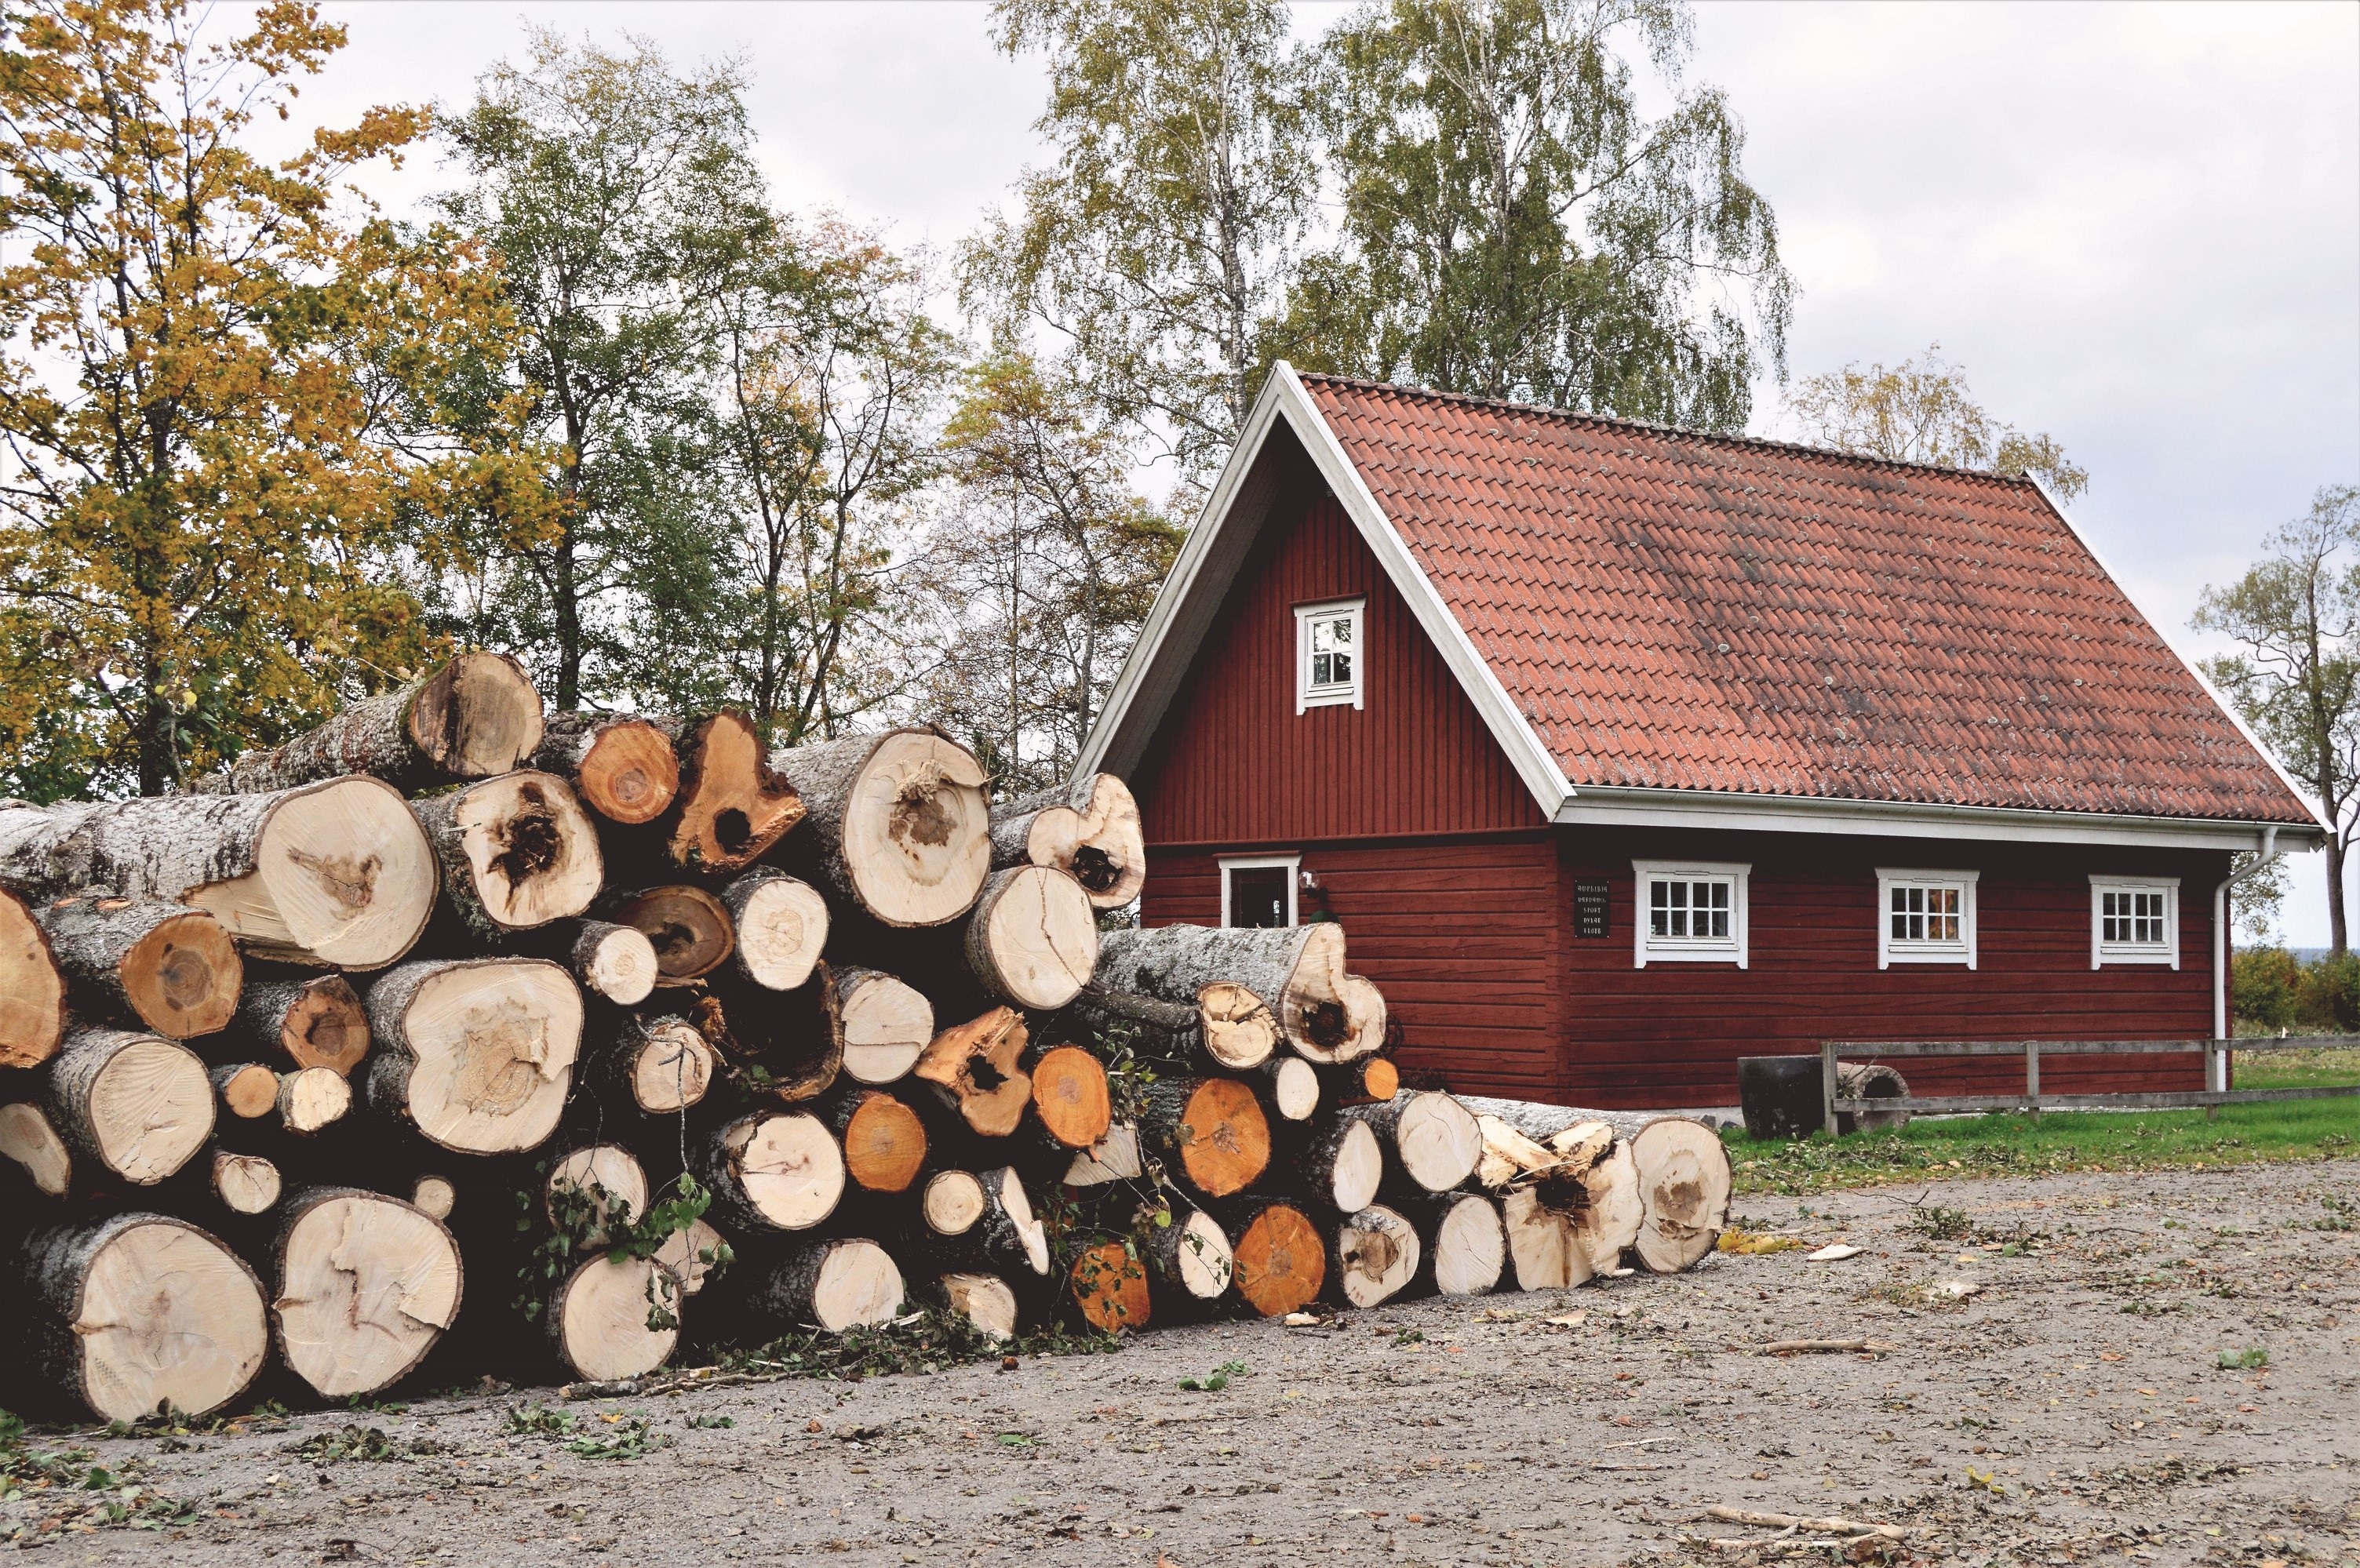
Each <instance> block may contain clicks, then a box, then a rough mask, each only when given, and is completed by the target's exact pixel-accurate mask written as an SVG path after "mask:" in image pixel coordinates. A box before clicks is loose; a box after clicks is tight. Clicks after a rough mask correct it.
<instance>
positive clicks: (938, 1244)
mask: <svg viewBox="0 0 2360 1568" xmlns="http://www.w3.org/2000/svg"><path fill="white" fill-rule="evenodd" d="M906 1245H907V1248H908V1250H909V1251H910V1252H911V1253H912V1256H913V1257H914V1258H917V1259H918V1260H920V1261H922V1262H923V1263H924V1264H925V1265H926V1266H927V1267H928V1268H930V1269H935V1270H955V1269H970V1270H983V1271H986V1272H990V1273H996V1274H1002V1275H1006V1276H1009V1277H1011V1278H1015V1279H1026V1278H1031V1279H1046V1278H1048V1275H1049V1232H1048V1227H1047V1226H1046V1225H1044V1224H1043V1222H1042V1220H1041V1218H1040V1216H1039V1215H1038V1214H1035V1213H1034V1212H1033V1209H1032V1195H1031V1194H1030V1193H1029V1192H1026V1191H1025V1188H1024V1179H1023V1177H1022V1175H1020V1174H1019V1173H1018V1172H1017V1171H1016V1170H1015V1169H1014V1168H1013V1167H1011V1166H1000V1167H998V1168H997V1169H994V1170H989V1171H960V1170H948V1171H935V1172H934V1174H933V1175H932V1176H929V1177H928V1178H927V1179H926V1183H925V1185H924V1187H923V1188H922V1189H921V1190H920V1192H919V1196H918V1222H917V1224H916V1225H912V1227H910V1231H909V1235H908V1237H907V1240H906Z"/></svg>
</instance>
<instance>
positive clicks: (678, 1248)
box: [656, 1220, 731, 1296]
mask: <svg viewBox="0 0 2360 1568" xmlns="http://www.w3.org/2000/svg"><path fill="white" fill-rule="evenodd" d="M730 1258H731V1252H730V1247H729V1244H728V1243H727V1241H725V1240H723V1239H722V1236H721V1233H720V1232H719V1231H717V1230H716V1229H714V1228H713V1226H711V1225H707V1224H705V1222H704V1221H703V1220H691V1221H689V1222H688V1224H687V1225H684V1226H683V1227H682V1228H681V1229H679V1230H676V1231H674V1232H672V1235H670V1236H666V1237H665V1238H664V1242H663V1245H662V1246H661V1247H657V1248H656V1261H657V1262H658V1263H661V1264H662V1265H663V1266H664V1267H665V1268H666V1269H671V1270H672V1278H673V1279H677V1280H679V1281H680V1293H681V1294H682V1295H683V1296H694V1295H695V1294H696V1293H697V1292H698V1291H699V1290H704V1289H705V1280H706V1279H709V1278H711V1277H712V1275H713V1272H714V1270H716V1269H720V1268H722V1267H723V1266H724V1265H725V1264H727V1262H728V1261H729V1260H730Z"/></svg>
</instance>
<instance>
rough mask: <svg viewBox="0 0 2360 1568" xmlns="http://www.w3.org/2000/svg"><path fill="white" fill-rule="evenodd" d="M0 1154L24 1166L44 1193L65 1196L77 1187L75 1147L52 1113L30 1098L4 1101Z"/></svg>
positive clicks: (37, 1188) (29, 1178) (35, 1189)
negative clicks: (62, 1134)
mask: <svg viewBox="0 0 2360 1568" xmlns="http://www.w3.org/2000/svg"><path fill="white" fill-rule="evenodd" d="M0 1155H5V1156H6V1157H7V1158H8V1159H10V1160H15V1161H16V1163H17V1164H18V1165H20V1166H22V1167H23V1168H24V1171H25V1176H26V1179H27V1181H31V1182H32V1184H33V1189H34V1191H36V1192H39V1193H40V1194H41V1195H42V1196H44V1197H49V1198H62V1197H64V1196H65V1195H66V1194H67V1193H68V1192H71V1191H72V1190H73V1151H72V1150H71V1149H68V1148H67V1147H66V1140H65V1139H64V1138H60V1137H59V1136H58V1129H57V1126H56V1124H55V1123H53V1122H51V1121H50V1120H49V1113H48V1112H46V1111H44V1110H43V1109H42V1108H41V1107H40V1106H39V1105H36V1104H34V1103H33V1102H32V1101H30V1100H19V1101H17V1102H16V1103H14V1104H12V1105H0Z"/></svg>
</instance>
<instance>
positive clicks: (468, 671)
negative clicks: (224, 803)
mask: <svg viewBox="0 0 2360 1568" xmlns="http://www.w3.org/2000/svg"><path fill="white" fill-rule="evenodd" d="M540 744H541V693H540V692H539V691H535V690H534V689H533V684H532V681H531V678H530V677H529V676H527V675H526V674H525V672H524V667H523V666H522V665H519V663H518V662H517V661H516V660H515V659H510V658H509V657H508V655H506V654H504V653H463V654H461V655H460V656H459V657H458V658H456V659H453V660H451V662H449V663H448V664H445V665H443V666H442V667H440V668H439V669H436V670H431V671H429V672H428V673H427V674H425V675H423V676H421V677H420V678H419V679H418V680H416V681H411V682H410V684H409V685H407V686H405V687H403V688H402V689H401V690H399V691H388V692H386V693H384V694H383V695H381V696H376V697H367V698H364V699H362V700H361V701H360V702H355V703H353V704H352V705H351V706H350V707H348V708H346V709H344V712H342V713H338V714H337V715H336V716H335V717H334V718H332V719H330V720H329V721H328V722H327V723H325V724H322V725H321V726H320V727H319V728H317V729H315V730H313V731H311V733H310V734H309V735H300V736H298V737H297V738H295V739H294V740H291V741H290V742H288V743H287V744H286V745H285V746H278V747H275V748H273V749H271V750H268V751H250V752H248V753H246V755H245V756H244V757H239V758H238V759H237V760H236V761H235V762H234V763H232V764H230V766H229V767H227V768H224V769H223V770H222V771H220V772H218V773H214V774H212V775H210V776H208V777H206V778H204V779H199V780H197V782H196V783H195V785H194V786H192V788H193V789H194V790H196V791H197V792H199V793H202V794H209V795H221V794H239V795H255V794H264V793H268V792H269V791H272V790H278V789H296V788H298V787H299V786H301V785H305V784H315V783H318V782H319V781H321V780H322V779H335V778H340V777H343V776H344V775H347V774H369V775H373V776H375V777H376V778H378V779H384V780H385V781H386V782H387V783H388V784H391V785H393V786H394V787H395V788H397V789H432V788H434V787H435V786H437V785H441V784H453V783H463V782H464V781H466V780H468V779H490V778H493V777H495V776H496V775H498V774H502V773H506V772H508V771H509V770H510V769H511V768H516V767H518V766H519V765H520V764H521V763H522V762H523V761H524V759H525V758H526V757H530V756H531V755H532V753H533V749H534V748H535V747H536V746H539V745H540Z"/></svg>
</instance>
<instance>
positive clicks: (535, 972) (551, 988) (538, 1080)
mask: <svg viewBox="0 0 2360 1568" xmlns="http://www.w3.org/2000/svg"><path fill="white" fill-rule="evenodd" d="M582 1017H583V1014H582V993H581V991H580V989H579V988H577V987H576V986H575V985H574V980H573V977H572V976H571V975H567V974H566V973H565V971H564V970H563V969H561V968H559V967H558V966H557V965H556V964H549V963H544V962H542V961H541V960H539V959H522V958H491V959H475V960H461V961H456V962H452V963H439V964H438V963H429V964H412V965H405V966H404V967H403V968H401V969H399V970H396V971H394V972H393V973H392V974H391V975H388V976H386V977H385V978H384V979H382V980H379V981H378V982H377V985H375V986H373V987H372V988H371V990H370V992H369V1021H370V1024H371V1026H372V1029H373V1032H374V1033H375V1034H376V1035H377V1037H378V1038H379V1039H380V1040H383V1041H384V1042H385V1043H386V1045H387V1048H388V1054H387V1056H386V1057H384V1058H383V1059H381V1060H380V1061H379V1062H378V1063H377V1068H376V1069H375V1070H374V1071H376V1072H377V1073H380V1074H384V1073H388V1071H390V1072H391V1073H392V1077H391V1079H390V1080H388V1079H387V1078H384V1077H382V1076H381V1077H379V1078H377V1079H373V1080H372V1083H371V1088H370V1094H371V1100H372V1103H373V1104H374V1103H377V1095H378V1094H379V1092H380V1090H393V1089H394V1085H396V1084H398V1090H395V1093H396V1095H397V1097H398V1099H399V1111H400V1113H401V1114H402V1115H404V1116H406V1117H407V1118H408V1120H409V1121H410V1124H411V1125H412V1126H413V1127H416V1128H417V1130H418V1131H419V1133H420V1134H421V1135H422V1136H423V1137H425V1138H427V1139H428V1140H429V1141H430V1142H432V1143H435V1144H438V1145H440V1146H441V1147H443V1148H444V1149H452V1150H454V1151H457V1152H460V1153H467V1154H508V1153H515V1152H519V1151H520V1150H523V1149H531V1148H533V1147H535V1146H536V1145H538V1144H540V1143H541V1141H542V1140H543V1139H544V1138H548V1137H549V1135H550V1134H551V1133H552V1131H554V1130H555V1129H556V1127H557V1120H558V1117H559V1116H560V1115H561V1114H563V1111H564V1109H565V1095H566V1091H567V1089H568V1088H569V1087H570V1086H571V1085H572V1083H573V1080H574V1058H575V1056H576V1054H577V1053H578V1052H579V1051H580V1050H581V1045H582Z"/></svg>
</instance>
